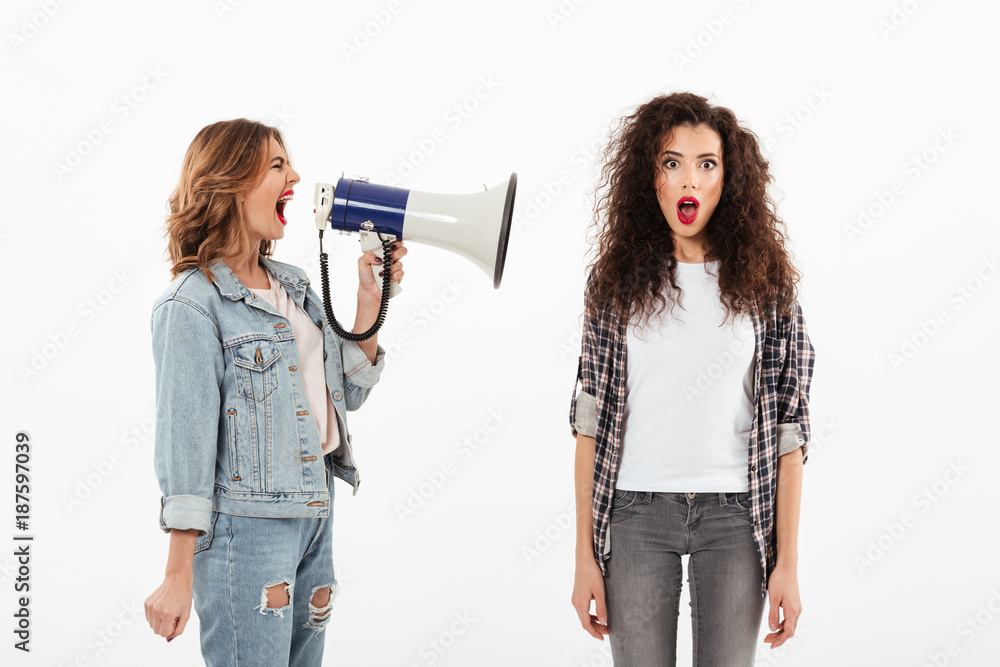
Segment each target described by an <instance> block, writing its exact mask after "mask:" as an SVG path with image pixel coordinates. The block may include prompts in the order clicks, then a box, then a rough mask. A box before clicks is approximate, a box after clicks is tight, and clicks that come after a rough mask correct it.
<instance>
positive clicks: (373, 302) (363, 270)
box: [351, 240, 407, 364]
mask: <svg viewBox="0 0 1000 667" xmlns="http://www.w3.org/2000/svg"><path fill="white" fill-rule="evenodd" d="M394 245H395V248H396V249H395V250H393V251H392V280H394V281H395V282H397V283H398V282H399V281H400V280H401V279H402V278H403V264H402V262H400V261H399V260H400V259H401V258H402V257H403V255H405V254H406V253H407V249H406V248H405V247H404V246H403V242H402V241H401V240H400V241H395V242H394ZM381 263H382V258H381V257H380V256H379V255H376V254H375V253H374V252H366V253H364V254H363V255H361V257H360V258H359V259H358V309H357V312H356V314H355V316H354V328H353V329H351V331H352V332H354V333H364V332H366V331H368V329H370V328H371V326H372V325H373V324H375V320H376V319H378V309H379V306H380V305H381V304H382V283H381V282H375V277H374V276H373V275H372V264H381ZM358 347H360V348H361V351H362V352H364V353H365V354H366V355H367V356H368V360H369V361H371V362H372V363H373V364H374V363H375V358H376V355H377V352H378V334H375V335H374V336H372V337H371V338H369V339H368V340H365V341H361V342H359V343H358Z"/></svg>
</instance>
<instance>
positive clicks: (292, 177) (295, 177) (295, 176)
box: [288, 169, 299, 185]
mask: <svg viewBox="0 0 1000 667" xmlns="http://www.w3.org/2000/svg"><path fill="white" fill-rule="evenodd" d="M298 182H299V172H297V171H295V170H294V169H289V170H288V184H289V185H294V184H296V183H298Z"/></svg>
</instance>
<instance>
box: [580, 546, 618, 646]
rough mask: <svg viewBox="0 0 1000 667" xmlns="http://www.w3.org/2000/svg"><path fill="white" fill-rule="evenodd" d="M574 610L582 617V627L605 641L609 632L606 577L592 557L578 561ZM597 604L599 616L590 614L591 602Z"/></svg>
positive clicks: (581, 558)
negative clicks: (605, 592)
mask: <svg viewBox="0 0 1000 667" xmlns="http://www.w3.org/2000/svg"><path fill="white" fill-rule="evenodd" d="M572 600H573V608H574V609H576V615H577V616H579V617H580V625H582V626H583V629H584V630H586V631H587V632H589V633H590V634H591V635H593V636H594V637H596V638H597V639H600V640H601V641H604V635H606V634H608V633H609V630H608V611H607V608H606V607H605V606H604V576H603V575H602V574H601V568H600V566H599V565H598V564H597V561H596V560H594V559H593V558H592V557H579V558H577V559H576V576H575V577H574V580H573V598H572ZM591 600H594V601H595V602H596V603H597V609H596V610H595V611H597V616H594V615H593V614H591V613H590V601H591Z"/></svg>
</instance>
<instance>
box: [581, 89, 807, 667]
mask: <svg viewBox="0 0 1000 667" xmlns="http://www.w3.org/2000/svg"><path fill="white" fill-rule="evenodd" d="M604 157H605V165H604V167H603V170H602V177H601V180H600V182H599V185H598V192H599V195H598V197H597V199H596V203H595V214H596V215H595V220H594V224H595V225H596V226H597V227H598V230H599V234H598V244H597V248H596V259H595V260H594V261H593V262H592V264H591V267H592V270H591V272H590V275H589V277H588V280H587V287H586V291H585V314H584V315H585V324H584V330H583V345H582V353H581V355H580V362H579V366H578V374H577V379H578V381H579V382H580V383H582V386H581V391H580V393H579V394H578V393H577V392H576V390H575V388H574V394H573V402H572V405H571V409H570V423H571V424H572V426H573V435H574V436H575V437H576V439H577V450H576V451H577V453H576V496H577V557H576V577H575V583H574V587H573V596H572V602H573V606H574V608H575V609H576V612H577V614H578V616H579V618H580V622H581V624H582V625H583V627H584V629H586V630H587V631H588V632H589V633H590V634H591V635H593V636H595V637H597V638H599V639H602V640H603V637H604V635H605V634H609V636H610V641H611V650H612V654H613V657H614V662H615V666H616V667H628V666H636V665H657V666H667V665H670V666H672V665H674V664H675V662H676V641H677V617H678V606H679V599H680V593H681V586H682V582H681V575H682V564H681V556H682V555H688V556H689V560H688V578H687V579H688V587H689V593H690V598H691V619H692V626H693V627H692V631H693V646H694V664H695V665H700V666H706V665H713V666H725V667H735V666H739V665H752V664H753V660H754V653H755V651H756V646H757V638H758V633H759V630H760V623H761V617H762V613H763V609H764V596H765V595H769V596H770V614H769V621H770V626H771V630H772V631H773V632H772V633H771V634H768V635H767V636H766V637H765V638H764V641H765V642H769V643H770V644H771V647H772V648H775V647H777V646H780V645H781V644H782V643H784V642H785V641H787V639H788V638H789V637H791V636H792V635H793V634H794V632H795V626H796V623H797V621H798V617H799V614H800V613H801V609H802V606H801V603H800V601H799V590H798V580H797V565H798V550H797V533H798V519H799V504H800V496H801V479H802V466H803V464H804V463H805V461H806V456H807V451H808V445H809V410H808V396H809V387H810V382H811V379H812V371H813V360H814V350H813V346H812V344H811V342H810V340H809V336H808V335H807V333H806V326H805V320H804V318H803V316H802V310H801V308H800V307H799V304H798V300H797V298H796V295H795V289H794V287H795V283H796V282H797V279H798V274H797V272H796V271H795V269H794V268H793V267H792V265H791V262H790V260H789V257H788V255H787V253H786V252H785V249H784V243H783V241H784V238H783V235H782V233H781V230H780V229H779V225H780V224H781V222H780V220H779V219H778V218H777V216H776V214H775V211H774V206H773V204H772V202H771V201H770V199H769V198H768V195H767V192H766V186H767V184H768V182H769V181H770V180H771V177H770V176H769V174H768V170H767V162H766V161H765V160H764V158H763V157H762V156H761V152H760V148H759V146H758V144H757V140H756V137H755V136H754V135H753V133H752V132H750V131H749V130H746V129H744V128H742V127H741V126H740V125H739V123H738V121H737V119H736V117H735V116H734V115H733V113H732V112H731V111H730V110H729V109H726V108H723V107H717V106H712V105H710V104H709V103H708V102H707V101H706V100H705V99H704V98H702V97H699V96H697V95H693V94H690V93H675V94H672V95H665V96H660V97H657V98H655V99H653V100H650V101H649V102H646V103H645V104H642V105H640V106H639V107H638V108H637V109H636V110H635V112H634V113H632V114H631V115H628V116H626V117H624V118H622V119H621V122H620V124H619V126H618V128H617V131H616V132H615V133H614V135H613V136H612V139H611V142H610V144H609V145H608V147H607V148H606V150H605V153H604ZM667 306H669V308H668V307H667ZM675 306H676V307H678V308H679V309H680V310H681V311H682V312H681V313H677V312H675V310H676V308H675ZM665 311H666V312H665ZM592 602H593V603H594V604H595V607H596V610H595V611H596V614H591V613H590V606H591V603H592ZM779 610H781V611H783V614H784V616H783V618H781V617H779Z"/></svg>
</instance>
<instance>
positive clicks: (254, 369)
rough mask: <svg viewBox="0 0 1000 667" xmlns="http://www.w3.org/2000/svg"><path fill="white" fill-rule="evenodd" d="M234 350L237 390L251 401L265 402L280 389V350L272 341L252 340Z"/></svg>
mask: <svg viewBox="0 0 1000 667" xmlns="http://www.w3.org/2000/svg"><path fill="white" fill-rule="evenodd" d="M232 350H233V361H234V363H235V364H236V387H237V390H238V391H239V393H240V394H241V395H243V396H246V397H247V398H249V399H252V400H254V401H263V400H264V399H266V398H267V397H268V396H270V395H271V394H272V393H273V392H274V390H275V389H277V387H278V364H277V361H278V358H279V357H280V356H281V354H280V353H279V352H278V348H276V347H275V346H274V344H273V343H271V342H270V341H266V340H252V341H250V342H247V343H242V344H240V345H237V346H236V347H234V348H233V349H232Z"/></svg>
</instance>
